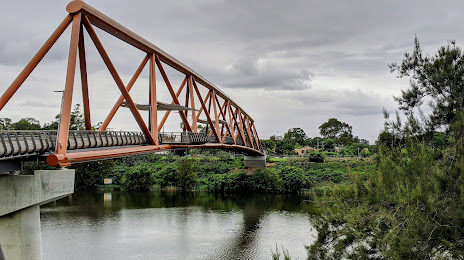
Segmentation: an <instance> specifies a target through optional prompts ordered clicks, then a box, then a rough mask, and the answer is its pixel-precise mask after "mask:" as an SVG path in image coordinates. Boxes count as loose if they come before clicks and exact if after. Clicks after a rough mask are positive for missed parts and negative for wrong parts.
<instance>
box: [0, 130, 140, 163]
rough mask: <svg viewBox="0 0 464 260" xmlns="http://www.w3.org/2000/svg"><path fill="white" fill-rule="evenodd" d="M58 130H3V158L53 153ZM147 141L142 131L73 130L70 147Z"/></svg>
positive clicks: (0, 140) (0, 147)
mask: <svg viewBox="0 0 464 260" xmlns="http://www.w3.org/2000/svg"><path fill="white" fill-rule="evenodd" d="M57 133H58V132H57V131H56V130H8V131H0V158H9V157H14V156H20V155H23V156H24V155H25V156H27V155H36V154H42V153H51V152H54V151H55V150H56V143H57V140H56V138H57ZM147 142H148V141H147V139H146V137H145V135H143V134H142V133H140V132H130V131H104V132H98V131H88V130H70V131H69V136H68V143H67V149H68V150H76V149H88V148H97V147H109V146H126V145H141V144H146V143H147Z"/></svg>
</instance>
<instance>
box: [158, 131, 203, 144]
mask: <svg viewBox="0 0 464 260" xmlns="http://www.w3.org/2000/svg"><path fill="white" fill-rule="evenodd" d="M158 140H159V143H160V144H171V145H189V144H193V145H195V144H205V143H207V142H208V135H207V134H206V133H193V132H169V133H160V134H158Z"/></svg>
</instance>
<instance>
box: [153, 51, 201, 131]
mask: <svg viewBox="0 0 464 260" xmlns="http://www.w3.org/2000/svg"><path fill="white" fill-rule="evenodd" d="M155 61H156V65H158V70H159V71H160V73H161V76H163V79H164V82H165V83H166V87H168V90H169V93H170V94H171V97H172V99H173V100H174V104H176V105H180V103H179V100H178V99H177V97H176V94H175V93H174V90H173V89H172V86H171V82H169V78H168V75H166V72H165V71H164V68H163V65H162V64H161V61H160V59H159V58H158V56H155ZM179 115H180V117H181V118H182V121H183V122H184V125H185V127H186V128H187V131H189V132H191V131H192V129H191V128H190V124H189V122H188V120H187V117H186V116H185V114H184V113H179Z"/></svg>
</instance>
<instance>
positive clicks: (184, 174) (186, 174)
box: [176, 159, 197, 191]
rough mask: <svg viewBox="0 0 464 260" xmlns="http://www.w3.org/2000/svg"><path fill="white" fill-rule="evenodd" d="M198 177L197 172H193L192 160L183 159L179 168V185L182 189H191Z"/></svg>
mask: <svg viewBox="0 0 464 260" xmlns="http://www.w3.org/2000/svg"><path fill="white" fill-rule="evenodd" d="M196 177H197V176H196V174H195V173H194V172H193V165H192V160H189V159H182V160H181V161H180V162H179V166H178V168H177V175H176V184H177V187H179V188H180V189H181V190H182V191H185V190H190V189H191V188H192V187H193V186H194V184H195V179H196Z"/></svg>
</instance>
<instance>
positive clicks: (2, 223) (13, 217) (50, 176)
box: [0, 169, 75, 260]
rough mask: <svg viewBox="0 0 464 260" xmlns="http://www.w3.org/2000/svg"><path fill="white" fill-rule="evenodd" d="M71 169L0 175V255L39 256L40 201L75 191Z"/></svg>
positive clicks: (57, 197)
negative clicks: (32, 173)
mask: <svg viewBox="0 0 464 260" xmlns="http://www.w3.org/2000/svg"><path fill="white" fill-rule="evenodd" d="M74 175H75V173H74V170H67V169H65V170H54V171H50V170H45V171H35V172H34V175H0V259H1V257H2V254H1V253H2V252H3V257H4V258H5V259H6V260H9V259H18V260H22V259H42V238H41V234H40V205H43V204H46V203H49V202H51V201H54V200H57V199H60V198H63V197H66V196H68V195H70V194H72V193H74Z"/></svg>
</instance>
